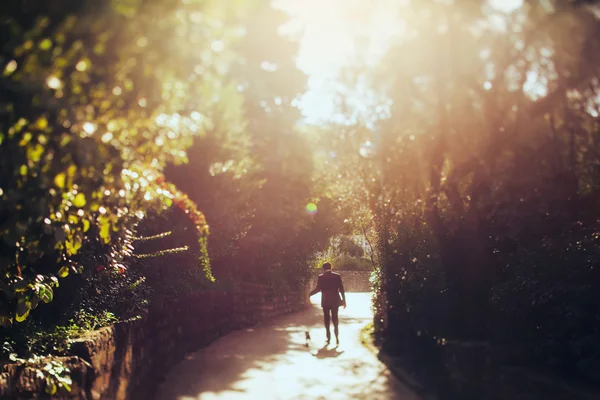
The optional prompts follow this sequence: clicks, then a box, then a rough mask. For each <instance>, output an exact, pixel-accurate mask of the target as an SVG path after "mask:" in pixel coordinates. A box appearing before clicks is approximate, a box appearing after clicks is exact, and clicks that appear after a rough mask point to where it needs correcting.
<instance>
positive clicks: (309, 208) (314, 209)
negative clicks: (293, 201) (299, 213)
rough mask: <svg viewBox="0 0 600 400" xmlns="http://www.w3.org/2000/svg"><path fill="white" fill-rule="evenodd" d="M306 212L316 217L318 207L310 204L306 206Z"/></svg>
mask: <svg viewBox="0 0 600 400" xmlns="http://www.w3.org/2000/svg"><path fill="white" fill-rule="evenodd" d="M306 212H307V213H309V214H310V215H315V214H316V213H317V205H316V204H315V203H308V204H307V205H306Z"/></svg>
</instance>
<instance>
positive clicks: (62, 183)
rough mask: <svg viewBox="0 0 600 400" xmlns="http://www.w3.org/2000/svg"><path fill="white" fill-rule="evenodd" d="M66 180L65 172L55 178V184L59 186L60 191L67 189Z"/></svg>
mask: <svg viewBox="0 0 600 400" xmlns="http://www.w3.org/2000/svg"><path fill="white" fill-rule="evenodd" d="M65 180H66V175H65V173H64V172H61V173H60V174H58V175H56V176H55V177H54V184H55V185H56V186H58V187H59V188H60V189H64V188H65Z"/></svg>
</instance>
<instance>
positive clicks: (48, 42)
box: [40, 38, 52, 50]
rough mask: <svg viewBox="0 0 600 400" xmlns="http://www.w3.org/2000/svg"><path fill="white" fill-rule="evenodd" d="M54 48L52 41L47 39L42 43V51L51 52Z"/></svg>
mask: <svg viewBox="0 0 600 400" xmlns="http://www.w3.org/2000/svg"><path fill="white" fill-rule="evenodd" d="M51 47H52V40H50V39H48V38H46V39H44V40H42V41H41V42H40V49H42V50H50V48H51Z"/></svg>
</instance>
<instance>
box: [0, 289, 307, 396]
mask: <svg viewBox="0 0 600 400" xmlns="http://www.w3.org/2000/svg"><path fill="white" fill-rule="evenodd" d="M307 306H308V303H307V301H306V290H302V291H300V292H298V293H288V294H286V295H275V294H274V293H273V292H272V291H270V290H269V289H268V288H267V287H266V286H263V285H257V284H250V283H246V284H241V285H238V286H237V287H236V288H235V289H234V290H232V291H231V292H217V291H205V292H202V293H197V294H193V295H189V296H186V297H184V298H180V299H176V300H175V299H174V300H172V301H170V302H165V303H164V304H161V305H160V306H157V307H156V308H155V309H153V310H152V311H150V312H149V313H148V314H147V315H145V316H144V318H142V319H139V320H136V321H132V322H127V323H120V324H117V325H114V326H111V327H107V328H103V329H100V330H98V331H95V332H92V333H90V334H89V336H87V337H85V338H81V339H79V340H77V341H76V342H75V343H73V345H72V347H71V351H70V355H69V356H68V357H64V358H61V360H63V361H65V363H66V364H67V365H68V366H69V367H70V369H71V372H72V373H71V377H72V379H73V386H72V390H71V392H70V393H62V394H60V395H57V396H55V397H54V398H77V399H93V400H99V399H111V400H113V399H116V400H124V399H151V398H152V394H153V392H154V390H155V385H156V384H157V383H158V382H159V381H160V379H161V378H162V377H163V376H164V375H165V372H166V371H167V370H168V369H169V368H170V367H172V366H173V365H174V364H176V363H177V362H179V361H180V360H182V359H183V357H184V356H185V354H186V353H188V352H190V351H193V350H195V349H198V348H200V347H202V346H205V345H207V344H208V343H210V342H211V341H213V340H215V339H216V338H218V337H220V336H222V335H224V334H226V333H227V332H230V331H232V330H235V329H239V328H242V327H245V326H250V325H254V324H257V323H260V322H262V321H265V320H268V319H270V318H274V317H277V316H280V315H283V314H286V313H290V312H293V311H297V310H300V309H303V308H305V307H307ZM82 360H84V361H82ZM44 385H45V383H44V381H43V380H41V379H39V378H37V377H36V375H35V372H34V371H33V370H30V369H27V368H23V367H22V366H18V365H14V364H5V365H0V398H2V399H4V398H11V399H25V398H48V397H47V396H44V395H43V393H44Z"/></svg>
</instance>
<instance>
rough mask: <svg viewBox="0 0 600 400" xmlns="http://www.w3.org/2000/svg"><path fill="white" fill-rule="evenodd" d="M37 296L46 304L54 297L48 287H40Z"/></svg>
mask: <svg viewBox="0 0 600 400" xmlns="http://www.w3.org/2000/svg"><path fill="white" fill-rule="evenodd" d="M38 294H39V296H40V299H41V300H42V301H43V302H44V303H46V304H47V303H50V302H51V301H52V298H53V297H54V292H53V291H52V288H51V287H50V286H48V285H40V291H39V293H38Z"/></svg>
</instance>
